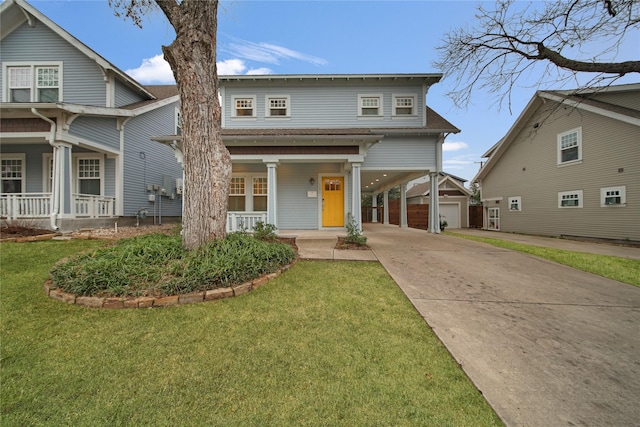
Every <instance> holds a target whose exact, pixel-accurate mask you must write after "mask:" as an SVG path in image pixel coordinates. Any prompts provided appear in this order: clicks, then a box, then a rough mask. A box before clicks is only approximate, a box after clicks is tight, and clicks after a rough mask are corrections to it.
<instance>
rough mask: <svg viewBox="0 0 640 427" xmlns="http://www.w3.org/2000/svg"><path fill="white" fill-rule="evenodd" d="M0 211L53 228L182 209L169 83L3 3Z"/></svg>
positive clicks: (16, 0) (18, 5) (12, 2)
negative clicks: (163, 136) (166, 142)
mask: <svg viewBox="0 0 640 427" xmlns="http://www.w3.org/2000/svg"><path fill="white" fill-rule="evenodd" d="M0 19H1V21H0V79H1V81H2V87H1V104H0V166H1V180H2V183H1V184H2V185H1V186H0V187H1V188H0V217H2V218H3V219H4V220H6V221H17V222H25V223H26V222H29V223H30V224H37V225H39V226H44V227H48V228H51V229H61V230H68V229H74V228H80V227H95V226H107V225H111V226H113V224H114V223H115V222H117V221H118V219H119V218H123V217H125V218H129V219H131V218H132V217H136V216H138V215H139V214H141V213H142V212H144V211H146V212H147V213H148V214H149V216H151V215H154V216H155V217H157V218H158V221H161V217H162V216H166V217H168V216H172V217H179V216H180V214H181V200H180V194H179V192H180V179H181V177H182V169H181V168H180V166H179V165H177V164H176V162H175V158H174V154H173V151H172V150H171V149H170V148H168V147H164V146H161V145H160V144H157V143H155V142H153V141H151V140H150V137H151V136H152V135H153V134H157V133H158V132H167V133H175V132H176V126H177V117H178V116H177V111H178V106H179V100H178V96H177V90H176V88H175V86H143V85H141V84H139V83H138V82H136V81H134V80H133V79H132V78H131V77H129V76H128V75H127V74H125V73H124V72H122V71H121V70H119V69H118V68H117V67H115V66H114V65H113V64H111V63H109V62H108V61H107V60H105V59H104V58H102V57H101V56H100V55H98V54H97V53H96V52H94V51H93V50H91V49H90V48H88V47H87V46H86V45H84V44H83V43H82V42H80V41H79V40H77V39H76V38H74V37H73V36H72V35H70V34H69V33H67V32H66V31H64V30H63V29H62V28H60V27H59V26H58V25H56V24H55V23H54V22H52V21H51V20H50V19H48V18H47V17H46V16H44V15H43V14H42V13H40V12H39V11H38V10H37V9H35V8H34V7H32V6H31V5H29V4H28V3H26V2H24V1H22V0H5V1H4V2H3V3H2V5H0Z"/></svg>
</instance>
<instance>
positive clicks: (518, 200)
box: [509, 196, 522, 212]
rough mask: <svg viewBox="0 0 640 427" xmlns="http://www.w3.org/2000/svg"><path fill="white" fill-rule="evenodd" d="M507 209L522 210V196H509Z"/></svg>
mask: <svg viewBox="0 0 640 427" xmlns="http://www.w3.org/2000/svg"><path fill="white" fill-rule="evenodd" d="M509 210H510V211H516V212H520V211H521V210H522V197H520V196H516V197H509Z"/></svg>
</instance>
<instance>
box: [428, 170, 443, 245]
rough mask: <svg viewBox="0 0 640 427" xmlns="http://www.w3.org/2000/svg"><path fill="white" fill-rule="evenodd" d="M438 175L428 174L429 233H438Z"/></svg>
mask: <svg viewBox="0 0 640 427" xmlns="http://www.w3.org/2000/svg"><path fill="white" fill-rule="evenodd" d="M438 196H439V190H438V174H437V173H435V172H432V173H430V174H429V232H430V233H436V234H439V233H440V206H439V197H438Z"/></svg>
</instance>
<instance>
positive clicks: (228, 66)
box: [217, 59, 247, 76]
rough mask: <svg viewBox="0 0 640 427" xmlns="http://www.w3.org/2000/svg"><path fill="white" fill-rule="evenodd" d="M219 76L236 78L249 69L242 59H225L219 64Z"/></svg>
mask: <svg viewBox="0 0 640 427" xmlns="http://www.w3.org/2000/svg"><path fill="white" fill-rule="evenodd" d="M217 65H218V74H219V75H221V76H235V75H237V74H242V73H243V72H244V70H246V69H247V66H246V65H245V63H244V61H243V60H242V59H225V60H224V61H220V62H218V64H217Z"/></svg>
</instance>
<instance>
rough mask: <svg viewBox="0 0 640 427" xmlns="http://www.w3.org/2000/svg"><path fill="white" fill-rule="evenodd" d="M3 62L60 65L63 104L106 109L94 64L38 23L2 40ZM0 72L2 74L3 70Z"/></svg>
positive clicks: (100, 80) (100, 82) (101, 84)
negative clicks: (55, 63)
mask: <svg viewBox="0 0 640 427" xmlns="http://www.w3.org/2000/svg"><path fill="white" fill-rule="evenodd" d="M2 61H3V63H4V62H24V63H30V62H33V61H52V62H53V61H55V62H62V63H63V65H62V67H63V71H62V72H63V74H62V76H63V101H64V102H65V103H72V104H83V105H93V106H102V107H104V106H105V103H106V83H105V82H104V78H103V75H102V72H101V71H100V69H99V67H98V66H97V64H96V63H95V62H93V61H92V60H91V59H89V58H87V57H86V56H85V55H84V54H82V53H81V52H80V51H78V50H77V49H75V48H74V47H73V46H71V45H70V44H68V43H67V42H66V41H65V40H64V39H62V38H61V37H60V36H58V35H57V34H56V33H54V32H53V31H52V30H50V29H49V28H48V27H46V26H45V25H44V24H43V23H41V22H39V21H36V25H35V26H34V27H30V26H29V25H28V24H26V23H25V24H23V25H21V26H20V27H19V28H17V29H16V30H15V31H13V32H12V33H11V34H9V35H8V36H7V37H5V38H4V39H2ZM0 69H1V70H2V71H0V72H4V67H0ZM2 77H3V81H4V76H2ZM6 96H7V94H6V93H5V91H4V90H3V94H2V101H3V102H6V101H7V98H6Z"/></svg>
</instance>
